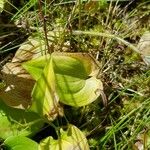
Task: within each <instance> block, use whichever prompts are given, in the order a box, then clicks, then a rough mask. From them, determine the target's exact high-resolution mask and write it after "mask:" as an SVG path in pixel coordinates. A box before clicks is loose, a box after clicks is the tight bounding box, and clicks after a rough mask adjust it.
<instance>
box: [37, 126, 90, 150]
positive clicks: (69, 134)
mask: <svg viewBox="0 0 150 150" xmlns="http://www.w3.org/2000/svg"><path fill="white" fill-rule="evenodd" d="M39 149H40V150H89V145H88V143H87V139H86V137H85V135H84V134H83V133H82V131H80V130H79V129H78V128H77V127H75V126H74V125H69V127H68V129H67V131H64V130H63V129H61V130H60V137H59V138H58V140H55V139H53V138H52V137H47V138H46V139H44V140H43V141H41V143H40V145H39Z"/></svg>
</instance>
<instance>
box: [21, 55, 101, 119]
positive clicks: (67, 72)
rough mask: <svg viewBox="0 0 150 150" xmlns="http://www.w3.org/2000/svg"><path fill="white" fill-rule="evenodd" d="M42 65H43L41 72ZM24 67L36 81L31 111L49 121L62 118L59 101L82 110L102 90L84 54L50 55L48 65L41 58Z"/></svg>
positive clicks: (93, 62) (89, 58)
mask: <svg viewBox="0 0 150 150" xmlns="http://www.w3.org/2000/svg"><path fill="white" fill-rule="evenodd" d="M48 57H49V56H48ZM41 60H42V61H41ZM42 62H43V64H46V65H45V67H44V68H43V66H42V65H41V63H42ZM41 66H42V67H41ZM24 67H25V69H26V70H27V71H28V72H30V73H31V74H32V76H34V77H35V79H36V80H37V82H36V84H35V86H34V89H33V92H32V98H33V101H32V106H31V108H30V109H31V110H32V111H35V112H37V113H39V114H40V115H41V116H46V117H47V118H49V119H50V120H53V119H54V118H55V117H56V116H57V115H58V114H63V113H62V108H61V107H60V105H59V101H60V102H62V103H64V104H67V105H70V106H75V107H79V106H84V105H87V104H89V103H91V102H93V101H94V100H96V99H97V98H98V96H99V95H100V93H101V90H103V85H102V82H101V80H100V79H97V78H96V76H97V73H98V67H97V65H96V63H95V61H94V60H93V58H92V57H91V56H90V55H88V54H85V53H52V54H51V57H50V58H49V61H47V60H46V57H43V56H42V57H39V58H38V59H34V60H31V61H29V62H27V63H25V64H24ZM42 68H43V72H42ZM34 74H39V75H34Z"/></svg>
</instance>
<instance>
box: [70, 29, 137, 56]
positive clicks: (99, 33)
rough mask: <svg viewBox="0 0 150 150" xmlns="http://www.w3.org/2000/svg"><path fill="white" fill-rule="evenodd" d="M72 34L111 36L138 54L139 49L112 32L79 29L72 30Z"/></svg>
mask: <svg viewBox="0 0 150 150" xmlns="http://www.w3.org/2000/svg"><path fill="white" fill-rule="evenodd" d="M72 34H74V35H89V36H102V37H107V38H112V39H115V40H118V41H120V42H122V43H123V44H125V45H126V46H127V47H129V48H131V49H132V50H133V51H135V52H137V53H139V54H140V52H139V50H138V49H137V48H136V47H135V46H134V45H132V44H131V43H129V42H127V41H125V40H124V39H122V38H120V37H118V36H116V35H113V34H108V33H101V32H92V31H80V30H74V31H72Z"/></svg>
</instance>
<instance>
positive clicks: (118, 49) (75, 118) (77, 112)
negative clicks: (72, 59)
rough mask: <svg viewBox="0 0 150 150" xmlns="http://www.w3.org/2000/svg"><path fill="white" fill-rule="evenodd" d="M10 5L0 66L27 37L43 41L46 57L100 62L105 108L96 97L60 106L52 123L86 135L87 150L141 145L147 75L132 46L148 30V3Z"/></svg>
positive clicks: (148, 102) (149, 95) (149, 96)
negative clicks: (67, 55) (76, 55)
mask: <svg viewBox="0 0 150 150" xmlns="http://www.w3.org/2000/svg"><path fill="white" fill-rule="evenodd" d="M13 2H14V3H12V4H11V10H10V8H9V7H8V6H7V7H6V8H5V9H6V10H5V12H3V13H4V14H1V15H4V16H7V18H4V17H3V18H2V20H1V24H0V26H2V28H1V29H2V30H1V31H0V34H1V37H2V38H0V40H1V43H0V46H1V48H0V50H1V51H0V56H1V65H4V64H3V63H2V62H3V60H5V57H6V56H8V55H10V54H11V53H12V54H14V52H15V51H16V50H17V49H18V47H19V46H20V45H21V43H22V41H24V40H25V39H26V38H27V37H28V36H30V35H35V36H38V37H39V39H41V40H44V41H45V45H46V47H48V48H47V49H48V53H51V52H53V51H58V52H64V51H65V52H86V53H90V54H92V55H93V57H94V58H95V59H97V60H98V61H99V62H100V68H99V78H101V80H102V82H103V84H104V93H105V95H106V97H107V101H108V106H107V107H106V108H105V107H104V106H103V102H102V99H101V98H99V99H98V100H97V101H95V102H93V103H92V104H90V105H88V106H85V107H82V108H72V107H69V106H65V107H66V109H65V111H66V112H65V114H66V116H65V119H62V118H60V119H58V120H56V121H54V124H55V125H56V126H59V125H64V124H65V123H66V120H67V122H69V123H73V124H75V125H76V126H77V127H79V128H80V129H81V130H82V131H83V132H84V133H85V135H86V136H87V139H88V141H89V144H90V148H91V150H99V149H104V150H105V149H107V150H114V149H115V150H119V149H122V150H123V149H124V150H126V149H129V150H130V149H135V150H136V146H135V143H136V142H138V141H140V142H141V143H144V142H145V141H144V138H142V137H143V135H144V136H145V135H146V134H147V132H148V131H149V130H150V129H149V126H150V110H149V108H150V71H149V68H148V66H146V64H145V63H144V62H143V60H142V59H141V56H140V55H139V54H138V53H137V52H136V51H134V48H136V45H137V44H138V42H139V39H140V37H141V36H142V34H143V33H144V32H145V31H148V30H149V29H150V28H149V24H150V4H149V2H150V1H148V0H147V1H142V0H141V1H139V2H136V1H134V0H133V1H126V2H124V1H115V2H112V1H109V2H106V1H105V0H102V1H89V2H87V1H81V0H78V1H49V0H45V1H40V0H39V2H40V3H39V2H37V1H35V0H23V1H22V3H20V4H19V5H18V4H15V1H13ZM8 5H10V4H8ZM9 11H10V13H7V12H9ZM51 31H54V32H58V33H59V38H54V39H53V41H50V40H49V39H51ZM77 31H78V32H77ZM86 31H88V32H87V33H86V34H85V32H86ZM93 32H94V33H96V34H99V33H103V34H104V35H103V34H102V35H100V36H99V35H98V36H97V35H96V36H95V35H92V34H93ZM48 33H50V34H48ZM76 33H78V34H76ZM107 34H108V35H113V37H112V36H106V35H107ZM18 35H19V37H18V38H17V36H18ZM55 36H56V35H55V34H54V37H55ZM14 37H16V38H15V39H14ZM115 37H119V38H120V39H122V40H123V41H127V42H128V43H129V44H131V46H130V45H128V44H126V45H125V43H124V42H122V41H119V40H118V39H117V38H115ZM64 45H67V48H64ZM128 46H129V47H128ZM132 46H133V47H134V48H132ZM56 122H57V123H56ZM50 134H52V136H53V133H50ZM34 138H35V139H37V138H36V137H34ZM34 138H33V139H34ZM149 138H150V137H149ZM144 147H145V148H147V143H146V144H145V145H144Z"/></svg>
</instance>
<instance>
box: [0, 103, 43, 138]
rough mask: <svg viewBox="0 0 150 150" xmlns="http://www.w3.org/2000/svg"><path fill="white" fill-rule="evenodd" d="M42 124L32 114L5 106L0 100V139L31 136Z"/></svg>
mask: <svg viewBox="0 0 150 150" xmlns="http://www.w3.org/2000/svg"><path fill="white" fill-rule="evenodd" d="M43 124H44V122H43V121H42V120H41V118H40V117H39V116H38V115H37V114H35V113H33V112H25V111H24V110H19V109H15V108H11V107H9V106H6V105H5V104H4V103H3V101H2V100H0V138H3V139H6V138H8V137H10V136H14V135H21V136H31V135H34V134H35V133H36V132H38V131H39V130H40V128H42V126H43Z"/></svg>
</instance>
